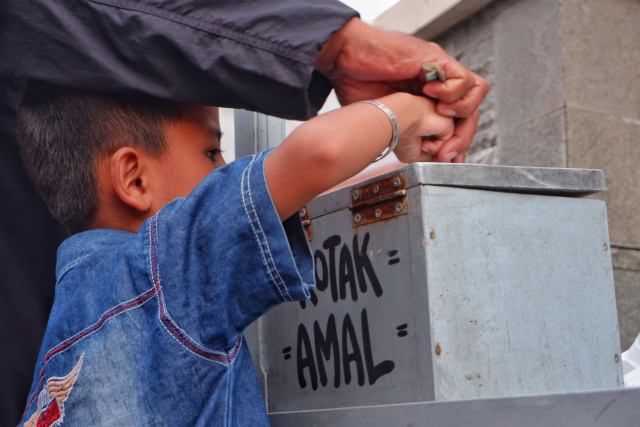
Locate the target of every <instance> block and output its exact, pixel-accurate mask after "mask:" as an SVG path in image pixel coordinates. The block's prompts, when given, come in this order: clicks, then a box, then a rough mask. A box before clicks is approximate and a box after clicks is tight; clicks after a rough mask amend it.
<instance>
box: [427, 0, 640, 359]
mask: <svg viewBox="0 0 640 427" xmlns="http://www.w3.org/2000/svg"><path fill="white" fill-rule="evenodd" d="M434 41H436V42H438V43H440V44H441V45H442V46H443V47H444V48H445V50H447V51H448V52H449V53H450V54H452V55H453V56H455V57H457V58H458V59H459V60H460V62H462V63H463V64H464V65H466V66H467V67H470V68H471V69H473V70H475V71H476V72H477V73H479V74H481V75H483V76H484V77H485V78H486V79H487V80H488V81H489V83H490V84H491V92H490V93H489V95H488V96H487V98H486V100H485V102H484V103H483V105H482V106H481V119H480V123H479V125H478V131H477V134H476V137H475V139H474V142H473V144H472V146H471V149H470V151H469V155H468V160H467V161H468V162H470V163H484V164H502V165H519V166H542V167H572V168H592V169H602V170H603V171H604V173H605V176H606V179H607V192H606V193H604V194H603V195H600V196H597V197H598V198H601V199H603V200H605V201H606V203H607V210H608V215H609V232H610V240H611V247H612V257H613V266H614V278H615V282H616V295H617V300H618V316H619V323H620V338H621V346H622V349H623V350H626V349H627V348H628V347H629V346H630V345H631V343H632V342H633V339H634V338H635V337H636V336H637V335H638V333H640V215H639V214H638V213H637V206H638V200H639V199H640V187H639V186H638V184H640V168H639V167H638V162H640V2H639V1H637V0H496V1H494V2H492V3H491V4H489V5H488V6H487V7H485V8H484V9H482V10H481V11H480V12H478V13H476V14H475V15H474V16H472V17H471V18H469V19H467V20H465V21H463V22H461V23H459V24H457V25H456V26H454V27H452V28H450V29H449V30H447V32H445V33H443V34H441V35H440V36H439V37H438V38H437V39H435V40H434Z"/></svg>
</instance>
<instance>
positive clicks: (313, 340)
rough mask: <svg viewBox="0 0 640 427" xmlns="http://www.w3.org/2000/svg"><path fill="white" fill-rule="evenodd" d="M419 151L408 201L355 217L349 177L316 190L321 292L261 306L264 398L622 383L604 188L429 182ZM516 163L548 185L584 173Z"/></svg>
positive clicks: (275, 406) (308, 399)
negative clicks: (302, 301) (372, 218)
mask: <svg viewBox="0 0 640 427" xmlns="http://www.w3.org/2000/svg"><path fill="white" fill-rule="evenodd" d="M422 166H425V165H418V166H416V167H414V166H411V167H409V169H406V168H405V172H407V181H408V182H409V187H410V189H409V213H408V214H407V215H402V216H399V217H397V218H394V219H391V220H387V221H382V222H377V223H373V224H368V225H365V226H360V227H356V228H353V227H352V213H351V211H349V210H348V205H349V201H350V196H349V189H348V188H347V189H342V190H339V191H337V192H335V193H334V194H329V195H326V196H322V197H321V198H318V199H316V200H315V201H314V202H313V203H312V204H311V205H310V209H311V215H312V217H313V218H314V219H313V235H314V237H313V241H312V242H311V246H312V251H314V252H315V253H316V273H317V276H318V289H316V291H315V292H314V294H315V296H316V297H317V300H315V302H313V301H311V302H307V303H306V308H304V309H302V308H301V307H300V305H299V304H285V305H284V306H282V307H279V308H278V309H276V310H274V311H273V312H272V313H270V314H269V315H267V316H265V317H264V318H263V319H262V320H261V332H260V335H261V337H260V347H259V351H257V353H258V355H259V357H258V360H257V363H256V364H257V365H258V366H259V369H260V373H261V374H262V379H263V380H265V381H264V382H266V385H265V394H266V397H267V399H266V400H267V407H268V409H269V411H270V412H271V413H276V412H290V411H314V410H316V411H317V410H321V409H328V408H347V407H358V406H372V405H390V404H400V403H411V402H425V401H433V400H436V401H445V400H459V399H477V398H490V397H506V396H516V395H527V394H536V393H552V392H561V391H562V392H566V391H575V390H588V389H608V388H616V387H620V385H621V383H622V372H621V367H620V363H618V362H616V360H615V357H616V355H617V356H619V354H620V348H619V341H618V329H617V315H616V309H615V298H614V290H613V278H612V273H611V259H610V254H609V251H608V243H609V242H608V234H607V221H606V211H605V206H604V203H603V202H601V201H598V200H588V199H579V198H569V197H556V196H548V195H546V196H543V195H532V194H526V195H525V194H518V193H513V192H503V191H505V190H506V191H518V189H517V188H516V189H515V190H514V189H513V188H509V187H508V186H507V185H506V184H503V185H502V187H500V190H501V191H500V192H498V191H486V190H485V189H483V190H478V189H469V188H460V187H458V185H462V184H461V181H460V180H458V181H456V183H457V184H456V186H451V187H449V186H441V183H440V182H438V181H436V180H435V179H434V178H433V177H432V178H430V179H429V181H430V182H435V185H424V181H425V179H424V176H423V175H424V174H423V173H422V172H421V171H423V170H424V168H422ZM454 166H455V165H454ZM467 166H468V165H467ZM499 169H500V170H501V171H500V173H501V174H503V173H504V168H499ZM515 169H517V168H511V169H509V170H510V171H512V173H514V174H518V176H519V177H520V176H522V173H521V172H522V171H516V170H515ZM525 169H527V174H526V175H527V176H537V178H536V179H535V180H537V181H539V182H543V183H546V184H544V185H541V187H544V188H541V189H540V191H542V193H547V194H557V190H558V189H559V188H563V189H564V190H563V192H565V193H566V192H567V190H568V189H571V188H578V189H579V193H582V192H584V191H586V189H587V187H589V186H587V185H577V184H572V185H568V184H567V185H564V187H563V185H560V183H561V182H565V183H566V182H569V181H571V180H573V179H574V178H575V173H576V172H575V171H573V170H569V171H567V174H569V175H572V178H571V179H564V178H562V177H558V176H556V177H555V178H553V179H547V178H545V177H544V173H543V172H540V171H537V172H535V173H534V172H532V169H533V168H525ZM431 170H433V169H431ZM487 170H488V169H487ZM547 171H548V170H547ZM552 171H553V174H555V175H557V174H558V173H559V172H558V170H552ZM483 173H485V175H487V174H489V175H491V174H492V173H494V172H486V170H485V172H483ZM420 174H422V175H420ZM578 174H582V172H578ZM419 175H420V176H419ZM560 175H561V174H560ZM587 175H588V176H591V177H593V176H594V174H593V173H592V172H586V175H585V176H587ZM595 175H598V174H595ZM520 179H521V178H515V177H514V178H513V179H512V180H511V181H509V179H507V178H505V179H504V181H505V182H512V183H513V185H514V187H518V186H521V187H519V188H521V189H522V188H523V187H522V184H518V183H517V182H516V181H518V180H520ZM487 180H488V181H489V182H490V181H491V180H490V179H489V178H487ZM550 181H555V182H556V186H555V188H553V189H551V187H552V186H550V185H548V184H549V182H550ZM412 183H413V184H412ZM467 185H469V183H467ZM463 187H464V186H463ZM530 187H531V185H529V186H528V187H527V188H528V189H530ZM592 187H597V185H593V186H591V188H592ZM592 190H593V188H592ZM523 191H527V192H528V191H529V190H523ZM569 193H570V191H569ZM605 249H606V250H605ZM255 354H256V353H254V356H255ZM313 413H314V414H317V413H320V412H313ZM322 413H324V412H322ZM339 413H340V414H342V413H343V412H339ZM309 414H311V412H309ZM297 416H298V415H295V417H297ZM310 416H311V415H310ZM313 416H315V415H313ZM278 417H280V415H278ZM283 417H284V415H283ZM276 419H285V418H276ZM287 419H288V418H287ZM295 419H298V418H295ZM283 425H312V424H308V423H307V422H306V421H305V422H304V423H301V424H295V423H293V424H283ZM319 425H320V424H319ZM326 425H331V424H326ZM333 425H336V424H333ZM340 425H350V424H345V423H340ZM376 425H393V424H376Z"/></svg>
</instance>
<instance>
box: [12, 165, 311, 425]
mask: <svg viewBox="0 0 640 427" xmlns="http://www.w3.org/2000/svg"><path fill="white" fill-rule="evenodd" d="M265 158H266V154H258V155H256V156H252V157H249V158H245V159H241V160H238V161H236V162H233V163H231V164H229V165H227V166H225V167H223V168H220V169H218V170H216V171H214V172H212V173H211V174H209V176H207V177H206V178H205V179H204V180H203V181H202V182H201V183H200V184H199V185H198V187H196V189H195V190H194V191H193V192H192V193H191V194H190V195H189V197H187V198H180V199H176V200H174V201H173V202H171V203H169V204H167V205H166V206H165V207H164V208H163V209H162V210H161V211H160V212H158V213H157V214H156V215H155V216H153V217H152V218H149V219H148V220H147V221H146V222H145V223H144V225H143V226H142V227H141V228H140V230H139V231H138V233H129V232H126V231H121V230H104V229H101V230H92V231H87V232H84V233H80V234H77V235H75V236H72V237H71V238H69V239H67V240H66V241H65V242H63V244H62V245H61V246H60V248H59V250H58V263H57V268H56V270H57V271H56V276H57V285H56V296H55V302H54V306H53V309H52V312H51V316H50V318H49V323H48V326H47V332H46V334H45V337H44V341H43V344H42V348H41V350H40V355H39V358H38V363H37V365H36V371H35V377H34V380H33V384H32V387H31V392H30V395H29V400H28V402H27V408H26V411H25V414H24V416H23V420H22V423H21V424H22V425H26V426H29V425H33V426H36V425H38V426H40V425H42V426H58V425H68V426H76V425H77V426H89V425H91V426H98V425H114V426H115V425H118V426H122V425H132V426H133V425H136V426H142V425H144V426H156V425H157V426H183V425H184V426H192V425H202V426H212V425H216V426H217V425H224V426H227V425H229V426H230V425H238V426H259V425H268V423H269V422H268V418H267V414H266V411H265V407H264V403H263V400H262V396H261V393H260V388H259V386H258V382H257V378H256V375H255V372H254V369H253V364H252V362H251V357H250V355H249V352H248V349H247V345H246V343H245V342H244V341H243V337H242V331H243V330H244V329H245V328H246V327H247V326H248V325H249V324H250V323H251V322H253V321H254V320H255V319H257V318H258V317H259V316H261V315H262V314H264V313H265V312H267V311H268V310H269V309H271V308H272V307H274V306H276V305H278V304H280V303H281V302H283V301H293V300H302V299H305V298H307V297H308V294H309V288H310V287H311V286H312V283H313V259H312V257H311V253H310V250H309V246H308V244H307V240H306V236H305V234H304V232H303V230H302V227H301V225H300V220H299V218H298V216H297V215H294V217H292V218H290V219H288V220H287V221H285V222H284V223H282V222H280V220H279V219H278V214H277V212H276V210H275V207H274V205H273V202H272V201H271V198H270V196H269V192H268V189H267V186H266V182H265V177H264V159H265Z"/></svg>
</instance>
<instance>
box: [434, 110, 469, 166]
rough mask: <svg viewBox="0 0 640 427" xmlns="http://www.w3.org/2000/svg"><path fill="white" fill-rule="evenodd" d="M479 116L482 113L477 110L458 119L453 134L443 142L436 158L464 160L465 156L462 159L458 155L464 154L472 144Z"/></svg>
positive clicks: (445, 160)
mask: <svg viewBox="0 0 640 427" xmlns="http://www.w3.org/2000/svg"><path fill="white" fill-rule="evenodd" d="M479 117H480V114H479V113H478V112H477V111H475V112H473V113H472V114H471V115H470V116H469V117H466V118H463V119H459V120H457V121H456V128H455V130H454V132H453V136H452V137H451V138H450V139H449V140H447V141H446V142H445V143H444V144H442V146H441V147H440V150H439V151H438V155H437V156H436V157H435V160H436V161H439V162H446V163H448V162H451V161H454V163H461V162H463V161H464V157H462V158H461V159H458V157H460V156H461V155H463V154H464V152H465V151H467V149H468V148H469V146H470V145H471V141H472V140H473V135H474V134H475V132H476V126H478V119H479Z"/></svg>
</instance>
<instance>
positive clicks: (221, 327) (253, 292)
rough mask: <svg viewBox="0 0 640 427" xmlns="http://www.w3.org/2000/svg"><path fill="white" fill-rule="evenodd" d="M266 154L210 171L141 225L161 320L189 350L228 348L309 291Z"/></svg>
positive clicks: (303, 259)
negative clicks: (269, 179) (276, 201)
mask: <svg viewBox="0 0 640 427" xmlns="http://www.w3.org/2000/svg"><path fill="white" fill-rule="evenodd" d="M267 155H268V153H260V154H257V155H256V156H252V157H249V158H245V159H241V160H238V161H235V162H233V163H231V164H229V165H227V166H225V167H223V168H220V169H218V170H216V171H214V172H212V173H211V174H210V175H209V176H208V177H207V178H205V179H204V180H203V181H202V182H201V183H200V185H198V187H196V189H195V190H194V191H193V192H192V193H191V194H190V195H189V197H187V198H183V199H178V200H176V201H174V202H172V203H170V204H168V205H167V206H165V207H164V208H163V209H162V210H161V211H160V212H159V213H158V214H157V215H156V216H155V217H153V218H152V219H151V221H148V222H147V233H148V236H149V242H150V245H149V259H150V262H149V264H150V267H149V268H150V269H151V275H150V276H151V277H152V280H153V281H154V284H155V285H156V287H157V288H158V290H159V297H160V298H161V300H160V302H161V304H162V311H161V314H162V317H163V319H161V320H163V321H164V322H165V324H166V327H167V328H168V329H169V330H170V331H171V332H172V333H174V334H176V335H177V338H178V340H179V341H181V342H182V344H183V345H187V346H193V347H195V348H193V349H192V350H195V351H199V350H198V349H201V348H202V349H207V348H208V349H213V350H216V351H229V350H230V349H232V348H233V347H234V345H235V344H236V342H237V340H238V337H239V336H240V334H241V333H242V331H243V330H244V329H245V328H246V327H247V326H248V325H249V324H250V323H251V322H253V321H254V320H255V319H257V318H258V317H260V316H261V315H262V314H264V313H266V312H267V311H268V310H269V309H271V308H273V307H275V306H276V305H278V304H280V303H282V302H286V301H295V300H302V299H305V298H308V296H309V288H310V287H311V286H313V280H314V279H313V259H312V256H311V252H310V249H309V245H308V243H307V239H306V236H305V233H304V231H303V229H302V226H301V223H300V219H299V217H298V215H293V216H292V217H291V218H289V219H288V220H286V221H285V222H284V223H282V222H281V221H280V219H279V218H278V214H277V212H276V209H275V206H274V205H273V202H272V200H271V197H270V195H269V191H268V188H267V185H266V181H265V176H264V159H265V158H266V156H267Z"/></svg>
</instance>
